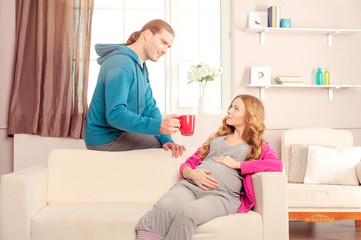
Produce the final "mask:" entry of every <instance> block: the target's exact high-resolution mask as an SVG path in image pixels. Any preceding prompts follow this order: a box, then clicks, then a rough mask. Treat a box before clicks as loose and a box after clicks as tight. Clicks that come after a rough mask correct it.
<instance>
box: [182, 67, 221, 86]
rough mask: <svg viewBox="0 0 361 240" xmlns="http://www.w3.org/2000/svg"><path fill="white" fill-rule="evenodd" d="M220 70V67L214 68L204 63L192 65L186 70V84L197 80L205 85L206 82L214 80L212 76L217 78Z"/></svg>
mask: <svg viewBox="0 0 361 240" xmlns="http://www.w3.org/2000/svg"><path fill="white" fill-rule="evenodd" d="M221 72H222V68H214V67H211V66H209V65H207V64H204V63H200V64H197V65H193V66H191V67H190V69H189V71H188V75H187V79H188V80H189V82H188V84H189V83H191V82H198V83H199V84H201V85H204V86H206V85H207V82H209V81H214V78H217V77H218V76H219V74H220V73H221Z"/></svg>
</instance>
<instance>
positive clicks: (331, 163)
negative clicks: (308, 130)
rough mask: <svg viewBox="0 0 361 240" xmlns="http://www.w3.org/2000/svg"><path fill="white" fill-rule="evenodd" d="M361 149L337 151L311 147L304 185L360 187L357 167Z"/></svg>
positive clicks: (309, 148) (353, 148)
mask: <svg viewBox="0 0 361 240" xmlns="http://www.w3.org/2000/svg"><path fill="white" fill-rule="evenodd" d="M360 158H361V147H352V148H344V149H336V148H329V147H321V146H312V145H311V146H309V147H308V155H307V168H306V173H305V178H304V181H303V182H304V183H316V184H340V185H347V184H348V185H359V181H358V178H357V174H356V165H357V163H359V162H360Z"/></svg>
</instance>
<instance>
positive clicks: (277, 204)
mask: <svg viewBox="0 0 361 240" xmlns="http://www.w3.org/2000/svg"><path fill="white" fill-rule="evenodd" d="M252 182H253V188H254V195H255V203H256V204H255V206H254V211H255V212H258V213H259V214H261V216H262V221H263V235H264V239H265V240H273V239H278V240H281V239H282V240H287V239H288V195H287V176H286V174H284V173H280V172H262V173H256V174H253V175H252Z"/></svg>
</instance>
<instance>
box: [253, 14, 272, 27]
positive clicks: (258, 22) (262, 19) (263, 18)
mask: <svg viewBox="0 0 361 240" xmlns="http://www.w3.org/2000/svg"><path fill="white" fill-rule="evenodd" d="M267 16H268V15H267V12H249V13H248V27H249V28H258V27H267V26H268V18H267Z"/></svg>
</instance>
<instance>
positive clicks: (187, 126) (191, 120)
mask: <svg viewBox="0 0 361 240" xmlns="http://www.w3.org/2000/svg"><path fill="white" fill-rule="evenodd" d="M178 119H179V122H180V124H181V126H180V127H179V131H180V132H181V134H182V135H183V136H192V135H193V133H194V125H195V116H194V115H181V116H179V118H178Z"/></svg>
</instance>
